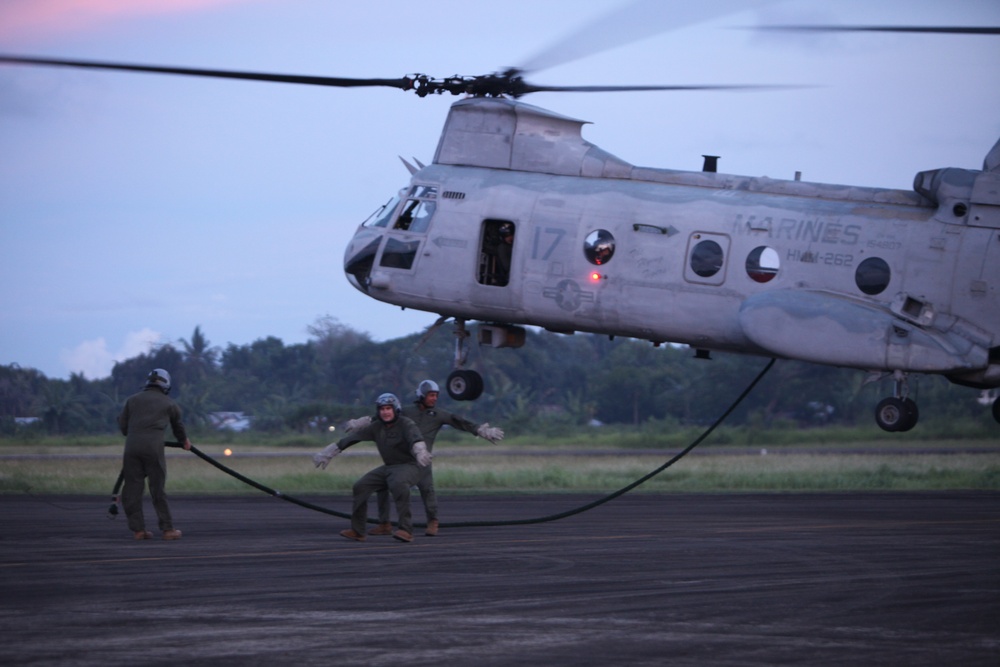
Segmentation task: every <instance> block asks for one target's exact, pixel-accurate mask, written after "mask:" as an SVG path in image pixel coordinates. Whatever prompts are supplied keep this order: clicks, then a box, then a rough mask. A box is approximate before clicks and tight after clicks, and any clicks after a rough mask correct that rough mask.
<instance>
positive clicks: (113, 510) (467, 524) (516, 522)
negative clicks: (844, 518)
mask: <svg viewBox="0 0 1000 667" xmlns="http://www.w3.org/2000/svg"><path fill="white" fill-rule="evenodd" d="M774 362H775V360H774V359H771V360H770V361H769V362H768V363H767V365H766V366H764V368H763V370H761V371H760V373H758V374H757V377H755V378H754V379H753V381H752V382H750V384H749V385H747V387H746V389H744V390H743V393H741V394H740V395H739V396H737V397H736V400H735V401H733V403H732V404H731V405H730V406H729V408H727V409H726V411H725V412H723V413H722V414H721V415H720V416H719V418H718V419H716V420H715V421H714V422H713V423H712V425H711V426H709V427H708V428H707V429H705V431H704V432H703V433H702V434H701V435H699V436H698V437H697V438H695V440H694V441H693V442H692V443H691V444H690V445H688V446H687V447H685V448H684V449H683V450H681V451H680V452H679V453H678V454H676V455H675V456H674V457H673V458H671V459H670V460H669V461H667V462H666V463H664V464H663V465H661V466H660V467H659V468H657V469H655V470H653V471H652V472H650V473H647V474H646V475H643V476H642V477H640V478H639V479H637V480H635V481H634V482H632V483H631V484H628V485H626V486H624V487H622V488H620V489H618V490H617V491H615V492H613V493H610V494H608V495H606V496H604V497H603V498H598V499H597V500H595V501H593V502H591V503H587V504H586V505H582V506H580V507H576V508H574V509H570V510H566V511H565V512H559V513H557V514H550V515H548V516H541V517H536V518H533V519H511V520H509V521H456V522H454V523H442V524H441V527H442V528H472V527H484V526H523V525H526V524H533V523H547V522H549V521H556V520H558V519H565V518H566V517H569V516H573V515H575V514H580V513H582V512H586V511H588V510H591V509H594V508H595V507H598V506H600V505H603V504H604V503H606V502H609V501H611V500H614V499H615V498H618V497H619V496H622V495H624V494H626V493H628V492H629V491H631V490H632V489H634V488H636V487H637V486H639V485H641V484H644V483H645V482H647V481H649V480H650V479H652V478H653V477H655V476H656V475H659V474H660V473H661V472H663V471H664V470H666V469H667V468H669V467H670V466H672V465H673V464H675V463H677V462H678V461H680V460H681V459H682V458H684V456H686V455H687V454H688V453H689V452H690V451H691V450H692V449H694V448H695V447H697V446H698V445H700V444H701V443H702V442H703V441H704V440H705V439H706V438H707V437H708V436H709V435H711V434H712V432H713V431H715V429H716V428H718V427H719V426H720V425H721V424H722V422H723V421H725V419H726V417H728V416H729V415H730V414H732V412H733V410H735V409H736V407H737V406H738V405H739V404H740V403H741V402H743V399H744V398H746V397H747V395H749V393H750V392H751V391H753V388H754V387H756V386H757V383H759V382H760V381H761V380H762V379H763V378H764V376H765V375H767V372H768V371H769V370H771V367H772V366H774ZM166 445H167V446H168V447H181V443H179V442H168V443H166ZM191 452H192V453H193V454H195V455H196V456H198V457H199V458H202V459H204V460H205V461H207V462H208V463H211V464H212V465H213V466H215V467H216V468H218V469H219V470H221V471H223V472H224V473H226V474H228V475H232V476H233V477H235V478H236V479H238V480H240V481H241V482H243V483H245V484H248V485H250V486H252V487H254V488H255V489H259V490H261V491H263V492H264V493H267V494H269V495H272V496H274V497H276V498H281V499H282V500H287V501H288V502H290V503H294V504H296V505H299V506H301V507H305V508H306V509H311V510H315V511H317V512H322V513H324V514H332V515H333V516H338V517H341V518H343V519H350V518H351V515H350V514H346V513H344V512H338V511H336V510H332V509H329V508H326V507H321V506H320V505H314V504H313V503H310V502H307V501H305V500H300V499H298V498H295V497H293V496H289V495H285V494H284V493H281V492H280V491H276V490H274V489H272V488H270V487H268V486H265V485H263V484H261V483H259V482H256V481H254V480H252V479H250V478H249V477H245V476H244V475H241V474H240V473H238V472H236V471H235V470H233V469H231V468H229V467H227V466H225V465H223V464H221V463H219V462H218V461H216V460H215V459H213V458H212V457H211V456H209V455H208V454H205V453H204V452H202V451H201V450H200V449H198V448H197V447H195V446H194V445H191ZM123 480H124V471H123V472H122V474H119V475H118V481H117V482H116V483H115V487H114V490H113V491H112V492H111V496H112V497H111V501H112V502H111V507H110V508H109V509H108V517H109V518H111V519H113V518H114V517H115V515H116V514H118V506H117V501H118V491H119V490H120V489H121V485H122V481H123ZM368 523H375V524H377V523H378V519H372V518H369V519H368ZM413 525H414V526H415V527H418V528H424V527H426V525H427V524H425V523H417V522H414V524H413Z"/></svg>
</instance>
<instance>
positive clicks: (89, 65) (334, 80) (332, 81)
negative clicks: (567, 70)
mask: <svg viewBox="0 0 1000 667" xmlns="http://www.w3.org/2000/svg"><path fill="white" fill-rule="evenodd" d="M0 63H18V64H22V65H56V66H60V67H80V68H84V69H108V70H119V71H126V72H146V73H153V74H177V75H181V76H202V77H210V78H214V79H245V80H248V81H275V82H279V83H301V84H307V85H311V86H335V87H341V88H351V87H358V86H387V87H390V88H399V89H401V90H408V89H410V88H412V87H413V81H412V80H411V79H407V78H405V77H404V78H401V79H347V78H342V77H331V76H301V75H297V74H268V73H264V72H233V71H228V70H214V69H192V68H188V67H156V66H153V65H131V64H127V63H108V62H98V61H94V60H60V59H55V58H25V57H21V56H7V55H3V54H0Z"/></svg>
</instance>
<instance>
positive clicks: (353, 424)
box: [344, 415, 372, 431]
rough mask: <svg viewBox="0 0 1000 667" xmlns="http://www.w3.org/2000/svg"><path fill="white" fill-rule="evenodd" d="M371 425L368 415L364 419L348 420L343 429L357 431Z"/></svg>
mask: <svg viewBox="0 0 1000 667" xmlns="http://www.w3.org/2000/svg"><path fill="white" fill-rule="evenodd" d="M371 423H372V418H371V415H368V416H365V417H358V418H357V419H348V420H347V423H346V424H344V428H345V429H346V430H348V431H357V430H358V429H359V428H364V427H365V426H368V425H369V424H371Z"/></svg>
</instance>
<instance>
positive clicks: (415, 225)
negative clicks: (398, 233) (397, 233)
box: [392, 199, 436, 232]
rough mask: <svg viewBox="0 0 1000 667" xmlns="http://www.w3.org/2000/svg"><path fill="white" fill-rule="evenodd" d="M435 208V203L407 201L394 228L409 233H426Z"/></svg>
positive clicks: (415, 200)
mask: <svg viewBox="0 0 1000 667" xmlns="http://www.w3.org/2000/svg"><path fill="white" fill-rule="evenodd" d="M435 206H436V204H435V203H434V202H433V201H426V200H420V199H407V200H406V203H405V204H404V205H403V210H402V211H401V212H400V213H399V218H397V219H396V224H395V225H393V226H392V228H393V229H402V230H403V231H407V232H426V231H427V226H428V225H429V224H430V222H431V216H432V215H434V207H435Z"/></svg>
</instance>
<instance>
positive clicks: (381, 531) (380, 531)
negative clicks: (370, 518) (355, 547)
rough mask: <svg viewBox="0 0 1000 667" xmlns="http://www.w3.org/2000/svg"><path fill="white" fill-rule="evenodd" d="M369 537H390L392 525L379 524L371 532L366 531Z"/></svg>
mask: <svg viewBox="0 0 1000 667" xmlns="http://www.w3.org/2000/svg"><path fill="white" fill-rule="evenodd" d="M368 534H369V535H392V524H391V523H388V522H386V523H380V524H379V525H377V526H375V527H374V528H372V529H371V530H369V531H368Z"/></svg>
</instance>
